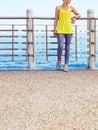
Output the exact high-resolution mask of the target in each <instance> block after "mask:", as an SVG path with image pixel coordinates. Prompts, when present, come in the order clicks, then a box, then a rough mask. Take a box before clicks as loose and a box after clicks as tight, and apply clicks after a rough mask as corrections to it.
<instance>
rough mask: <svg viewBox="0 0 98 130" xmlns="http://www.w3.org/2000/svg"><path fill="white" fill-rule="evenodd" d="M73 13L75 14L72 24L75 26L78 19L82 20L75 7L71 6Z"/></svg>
mask: <svg viewBox="0 0 98 130" xmlns="http://www.w3.org/2000/svg"><path fill="white" fill-rule="evenodd" d="M71 11H72V12H73V14H74V16H73V17H72V23H73V24H74V23H75V21H76V19H77V18H80V17H81V15H80V13H79V12H78V11H77V10H76V9H75V8H74V7H72V6H71Z"/></svg>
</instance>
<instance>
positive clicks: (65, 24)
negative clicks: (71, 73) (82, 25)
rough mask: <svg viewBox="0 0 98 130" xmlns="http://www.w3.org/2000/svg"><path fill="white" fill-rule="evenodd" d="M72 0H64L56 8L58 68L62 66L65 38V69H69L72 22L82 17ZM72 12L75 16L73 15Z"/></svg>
mask: <svg viewBox="0 0 98 130" xmlns="http://www.w3.org/2000/svg"><path fill="white" fill-rule="evenodd" d="M70 3H71V0H63V4H62V5H60V6H57V7H56V9H55V19H54V36H56V35H57V41H58V50H57V55H58V61H57V68H58V69H60V68H61V56H62V52H63V44H64V40H65V63H64V71H68V62H69V55H70V44H71V38H72V34H73V30H72V24H74V23H75V21H76V19H77V18H79V17H80V14H79V13H78V11H77V10H76V9H75V8H74V7H72V6H70V5H69V4H70ZM72 13H73V14H74V16H73V17H72Z"/></svg>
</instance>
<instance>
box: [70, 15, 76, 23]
mask: <svg viewBox="0 0 98 130" xmlns="http://www.w3.org/2000/svg"><path fill="white" fill-rule="evenodd" d="M71 20H72V21H71V22H72V23H73V24H74V23H75V22H76V17H75V16H74V17H72V19H71Z"/></svg>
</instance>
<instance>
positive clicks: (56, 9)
mask: <svg viewBox="0 0 98 130" xmlns="http://www.w3.org/2000/svg"><path fill="white" fill-rule="evenodd" d="M58 15H59V6H57V7H56V8H55V18H54V36H56V34H57V31H56V27H57V23H58Z"/></svg>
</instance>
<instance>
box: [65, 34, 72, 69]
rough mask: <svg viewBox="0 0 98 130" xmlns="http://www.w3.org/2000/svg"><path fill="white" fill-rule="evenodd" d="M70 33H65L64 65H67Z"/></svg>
mask: <svg viewBox="0 0 98 130" xmlns="http://www.w3.org/2000/svg"><path fill="white" fill-rule="evenodd" d="M71 39H72V34H65V41H66V42H65V65H64V67H65V68H67V67H68V62H69V56H70V44H71Z"/></svg>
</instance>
